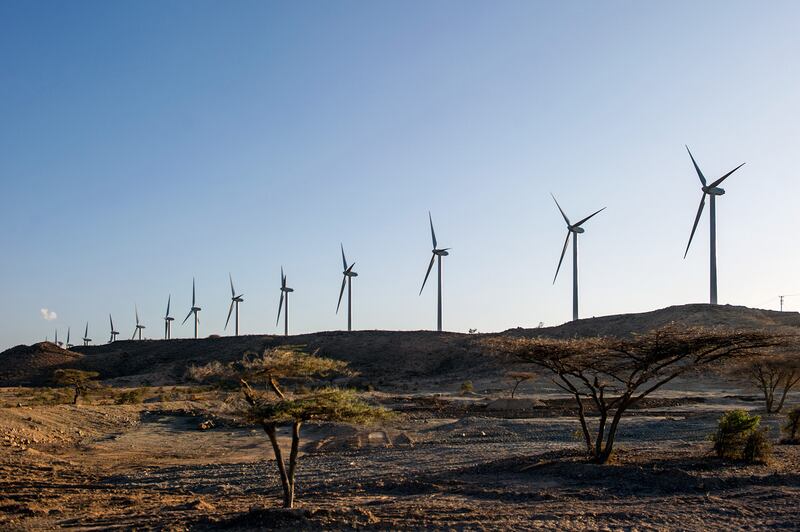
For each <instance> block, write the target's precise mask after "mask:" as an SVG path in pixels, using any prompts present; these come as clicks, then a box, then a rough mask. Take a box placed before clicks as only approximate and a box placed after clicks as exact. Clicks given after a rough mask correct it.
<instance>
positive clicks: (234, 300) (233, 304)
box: [225, 273, 244, 336]
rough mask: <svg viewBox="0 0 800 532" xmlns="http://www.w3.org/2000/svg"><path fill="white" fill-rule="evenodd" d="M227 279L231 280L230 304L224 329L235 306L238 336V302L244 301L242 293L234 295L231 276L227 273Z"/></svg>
mask: <svg viewBox="0 0 800 532" xmlns="http://www.w3.org/2000/svg"><path fill="white" fill-rule="evenodd" d="M228 279H229V280H230V282H231V306H230V308H229V309H228V319H226V320H225V329H227V328H228V322H229V321H231V313H232V312H233V308H234V307H236V318H235V320H236V336H239V303H241V302H243V301H244V294H239V295H238V296H237V295H236V290H235V289H234V288H233V277H232V276H231V274H230V273H229V274H228Z"/></svg>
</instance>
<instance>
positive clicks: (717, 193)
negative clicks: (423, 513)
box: [703, 187, 725, 196]
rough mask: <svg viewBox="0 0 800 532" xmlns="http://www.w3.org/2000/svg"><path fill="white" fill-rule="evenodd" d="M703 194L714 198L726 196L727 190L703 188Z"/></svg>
mask: <svg viewBox="0 0 800 532" xmlns="http://www.w3.org/2000/svg"><path fill="white" fill-rule="evenodd" d="M703 192H705V193H706V194H711V195H712V196H722V195H723V194H725V189H724V188H719V187H703Z"/></svg>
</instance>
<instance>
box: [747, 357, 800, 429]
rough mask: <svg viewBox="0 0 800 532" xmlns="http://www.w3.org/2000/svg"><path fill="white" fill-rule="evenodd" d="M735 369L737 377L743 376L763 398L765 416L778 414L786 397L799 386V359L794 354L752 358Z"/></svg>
mask: <svg viewBox="0 0 800 532" xmlns="http://www.w3.org/2000/svg"><path fill="white" fill-rule="evenodd" d="M735 369H736V374H737V375H739V376H745V377H746V378H747V379H748V380H749V381H750V382H752V383H753V384H754V385H755V386H756V387H757V388H758V389H759V391H760V392H761V394H762V395H763V396H764V403H765V407H766V410H767V414H777V413H778V412H780V411H781V410H782V409H783V404H784V402H785V401H786V396H787V395H788V394H789V392H790V391H791V390H792V388H794V387H795V386H797V385H798V384H800V359H798V356H797V354H796V353H781V354H767V355H764V356H759V357H753V358H752V359H750V360H746V361H744V363H743V364H741V365H739V366H737V367H736V368H735Z"/></svg>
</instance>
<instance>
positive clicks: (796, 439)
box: [781, 406, 800, 444]
mask: <svg viewBox="0 0 800 532" xmlns="http://www.w3.org/2000/svg"><path fill="white" fill-rule="evenodd" d="M783 432H784V433H785V434H786V438H784V439H783V440H781V443H791V444H798V443H800V406H796V407H794V408H793V409H791V410H790V411H789V413H788V414H787V416H786V425H784V426H783Z"/></svg>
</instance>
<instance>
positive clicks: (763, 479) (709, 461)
mask: <svg viewBox="0 0 800 532" xmlns="http://www.w3.org/2000/svg"><path fill="white" fill-rule="evenodd" d="M536 388H539V389H540V391H542V390H544V388H543V387H541V388H540V387H539V385H538V384H537V383H534V384H532V385H530V386H528V388H527V391H528V392H530V391H531V390H532V389H536ZM30 391H31V390H30V389H3V390H2V393H0V401H2V404H4V406H3V407H2V408H0V529H3V530H30V529H52V528H59V527H75V528H79V529H97V530H99V529H103V530H106V529H114V528H122V529H132V528H136V529H172V530H184V529H193V530H194V529H197V530H203V529H210V528H225V529H233V530H236V529H240V530H247V529H253V528H259V527H263V528H277V529H285V530H303V529H309V530H313V529H322V528H326V529H331V528H332V529H354V528H366V529H378V530H390V529H392V530H394V529H470V530H472V529H475V530H501V529H518V530H526V529H553V530H564V529H591V530H597V529H627V530H633V529H637V530H646V529H683V530H722V529H728V530H730V529H763V528H767V527H774V528H783V529H797V528H798V523H800V503H799V502H798V501H800V446H786V445H779V446H776V448H775V449H776V453H775V459H774V460H773V462H772V463H771V464H769V465H762V466H744V465H742V464H736V463H726V462H721V461H719V460H717V459H715V458H712V457H711V456H710V455H709V443H708V441H707V440H706V438H707V436H708V434H709V433H710V432H711V431H712V430H713V427H714V424H715V420H716V419H717V418H718V416H719V413H720V412H721V411H723V410H725V409H728V408H732V407H745V408H751V409H752V408H757V407H759V404H758V403H757V402H753V401H750V400H747V399H749V398H748V397H742V396H739V397H731V396H726V394H725V393H721V392H719V391H716V390H714V389H713V387H709V386H704V387H703V391H702V393H701V392H699V391H698V392H693V391H692V390H691V389H688V388H687V386H686V384H684V385H682V386H680V387H679V388H674V389H672V390H668V391H666V392H665V393H663V394H661V395H660V397H659V398H657V399H655V400H653V401H651V402H649V403H647V404H645V405H643V406H645V407H646V408H643V409H641V410H639V411H637V412H635V413H634V415H633V416H632V417H630V418H629V419H626V420H625V421H624V422H623V426H622V427H621V434H620V436H621V438H620V445H619V449H620V451H619V453H618V455H617V459H616V462H615V463H614V464H611V465H606V466H597V465H592V464H587V463H585V461H584V460H583V459H582V458H581V457H580V456H579V455H578V454H576V451H577V449H578V444H577V442H576V441H575V440H574V439H573V436H572V434H573V432H574V430H575V429H576V427H577V425H576V423H575V422H574V420H573V418H572V417H571V416H570V415H569V413H570V411H569V403H568V401H565V400H564V399H563V398H562V397H560V396H557V395H556V394H554V393H540V394H538V397H539V398H540V399H543V400H544V402H545V406H542V407H538V408H536V409H534V410H531V411H527V412H519V411H517V412H506V413H503V412H489V411H487V410H486V409H485V408H484V407H483V406H482V405H483V404H484V403H485V400H484V399H483V397H482V396H481V394H480V393H478V394H474V395H472V396H468V397H461V396H458V395H456V394H445V395H440V396H438V397H437V396H435V395H434V394H432V393H430V392H427V391H424V390H423V391H421V392H419V393H417V394H412V395H400V394H398V393H393V394H374V395H375V398H376V399H378V400H380V401H382V402H384V403H387V404H391V405H392V406H394V407H395V408H396V409H398V410H400V411H402V412H404V413H405V415H404V416H403V417H402V418H401V419H400V420H399V421H397V422H395V423H394V424H393V425H392V426H391V427H389V428H388V429H387V430H386V431H385V432H381V431H378V430H373V431H372V433H371V434H370V432H369V431H367V432H364V433H361V434H359V433H357V432H356V431H355V430H351V429H348V428H346V427H337V426H332V425H323V426H313V427H308V428H307V429H305V432H304V434H305V436H306V445H305V448H304V453H305V454H304V456H303V457H302V459H301V462H300V469H299V473H298V498H299V506H300V510H299V511H297V512H294V513H286V512H281V511H276V510H275V508H276V507H277V506H278V505H279V486H278V484H277V478H276V476H275V475H274V463H273V462H272V461H270V458H271V454H272V453H271V450H270V448H269V445H268V442H267V439H266V438H265V437H264V435H263V434H262V433H261V432H260V431H258V430H255V429H252V428H249V427H239V426H232V425H224V424H223V425H220V424H219V423H218V424H217V425H216V426H214V427H213V428H210V429H207V430H201V429H200V428H199V426H200V424H201V423H203V422H204V421H208V420H209V419H212V418H211V417H210V416H209V415H208V411H209V409H213V407H214V397H213V394H212V393H210V392H209V393H197V394H189V395H187V396H186V397H191V398H193V399H194V400H193V401H189V400H179V401H167V402H159V401H156V400H153V402H146V403H144V404H139V405H112V404H103V405H87V404H84V405H79V406H77V407H76V406H72V405H57V406H37V405H32V406H25V405H28V404H31V403H32V402H33V401H32V399H31V393H30ZM480 391H482V390H480ZM545 392H546V390H545ZM173 395H176V394H173ZM494 395H495V396H497V395H498V394H497V393H495V394H494ZM743 399H745V400H743ZM792 399H793V401H794V402H795V403H796V402H797V399H798V398H797V397H793V398H792ZM17 404H21V405H23V406H17ZM780 421H781V419H780V417H772V418H770V419H767V420H766V422H767V423H768V424H770V425H771V426H772V427H773V428H772V434H773V436H777V424H778V423H780ZM409 440H410V441H411V442H412V443H409ZM389 441H391V442H392V445H388V444H387V443H388V442H389Z"/></svg>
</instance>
